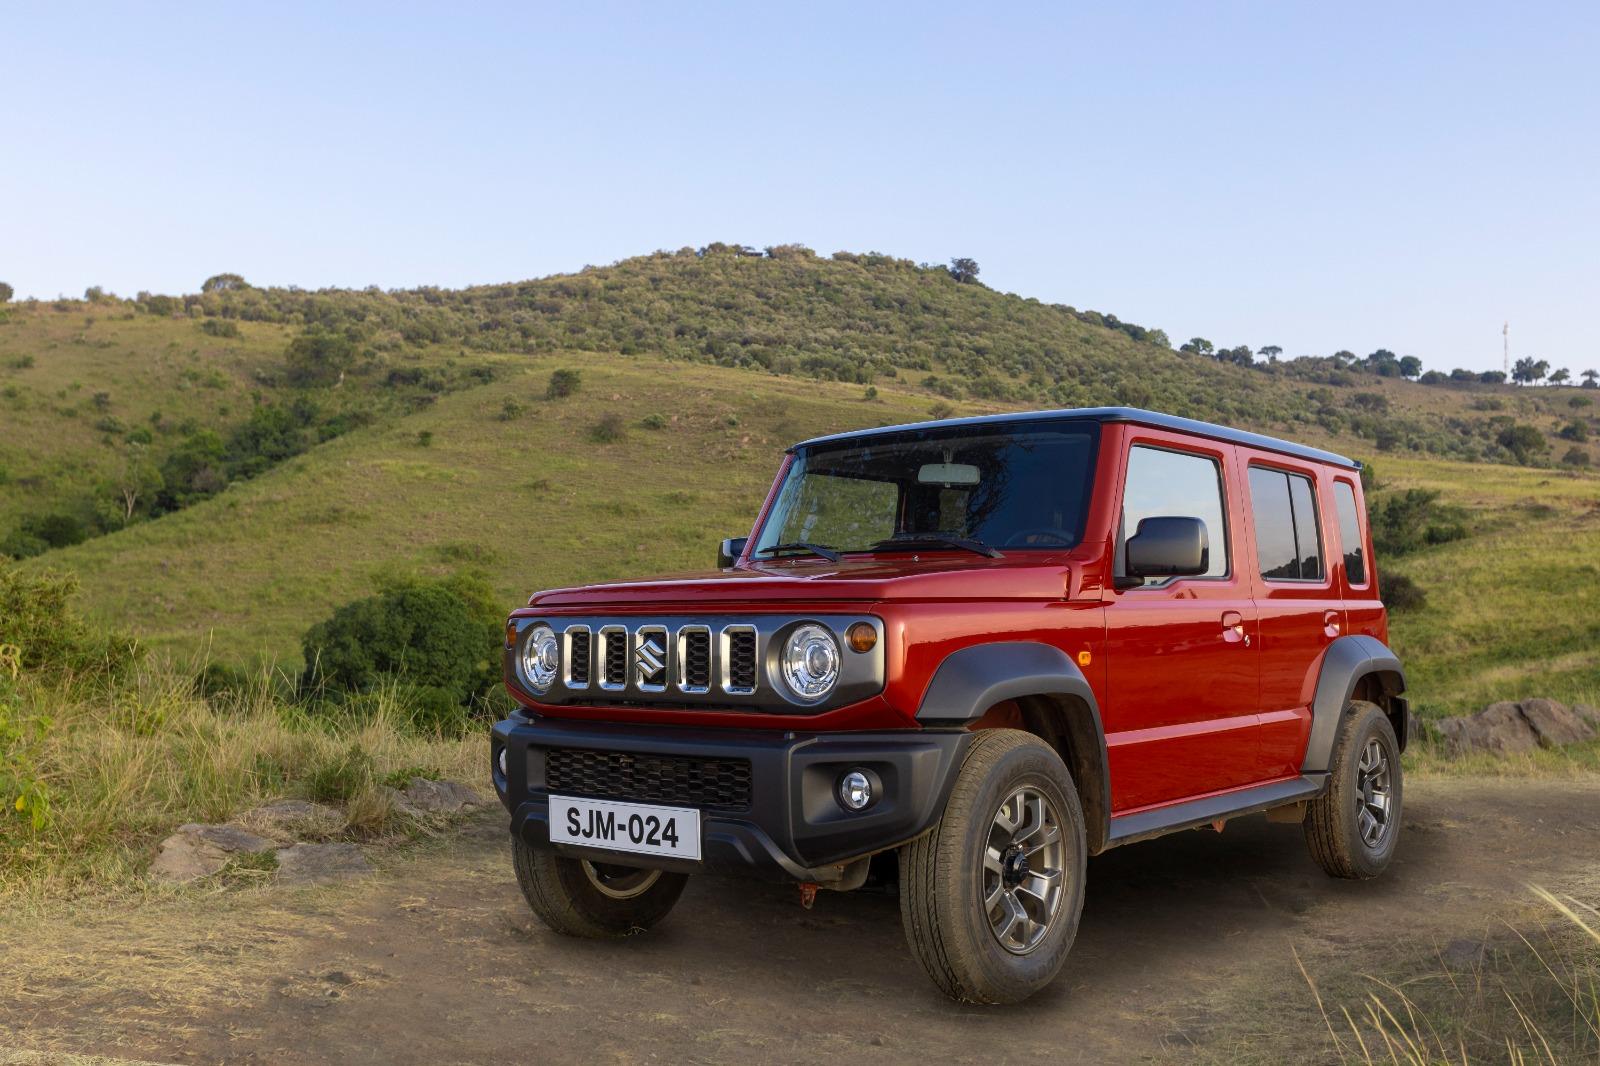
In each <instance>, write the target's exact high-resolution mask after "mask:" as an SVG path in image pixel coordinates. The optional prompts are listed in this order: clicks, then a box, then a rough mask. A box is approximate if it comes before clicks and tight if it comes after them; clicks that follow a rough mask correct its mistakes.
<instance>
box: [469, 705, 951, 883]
mask: <svg viewBox="0 0 1600 1066" xmlns="http://www.w3.org/2000/svg"><path fill="white" fill-rule="evenodd" d="M971 740H972V735H971V734H970V733H968V732H967V731H965V730H935V729H913V730H902V731H895V732H881V733H853V732H839V733H797V732H778V731H776V730H712V729H704V728H689V727H676V726H639V725H625V724H621V723H605V722H593V721H574V720H558V719H553V718H542V717H536V716H526V715H520V714H519V715H514V716H513V717H511V718H509V719H506V720H505V721H503V722H499V723H497V724H496V725H495V727H494V733H493V742H492V751H491V756H490V763H491V774H492V775H493V778H494V783H495V787H496V790H497V791H498V793H499V795H500V800H501V802H502V803H504V804H505V807H506V809H507V810H508V811H510V812H511V831H512V833H513V834H515V835H516V836H518V837H520V838H521V839H522V840H523V841H524V842H526V843H527V844H528V845H530V846H532V847H536V848H551V847H555V848H557V850H559V851H561V852H563V853H568V854H572V855H590V856H591V857H609V858H610V859H612V861H622V862H625V863H626V864H627V865H630V866H650V867H657V868H660V869H665V870H682V871H685V872H696V871H712V872H718V873H734V874H743V875H748V876H755V877H759V878H764V879H768V880H798V881H818V882H827V881H832V880H837V879H839V877H840V876H841V867H842V866H843V865H845V864H848V863H850V862H851V861H853V860H855V859H858V858H862V857H864V856H867V855H871V854H872V853H874V852H877V851H883V850H885V849H888V848H892V847H896V846H898V845H900V844H903V843H905V842H906V841H908V840H912V839H914V838H916V837H918V836H920V835H922V834H923V833H924V832H926V831H927V830H928V829H929V828H930V827H931V826H932V825H933V823H934V822H935V821H936V820H937V819H938V818H939V816H940V814H942V813H943V811H944V805H945V800H946V799H947V798H948V797H949V794H950V786H951V784H952V782H953V781H954V779H955V773H956V769H957V768H958V767H959V766H960V765H961V757H962V755H963V754H964V753H965V751H966V746H967V744H969V743H970V742H971ZM556 748H572V749H580V750H583V751H588V752H606V753H618V754H621V755H631V756H663V757H667V758H687V759H732V760H748V762H749V764H750V778H749V780H750V785H749V794H748V802H747V803H743V804H738V805H734V806H724V807H704V808H702V814H701V855H702V858H701V860H700V861H698V862H691V861H686V860H682V859H671V858H657V857H653V856H643V855H631V854H630V855H628V856H626V857H621V856H617V855H616V854H614V853H606V852H594V851H591V850H590V849H583V848H574V847H572V846H570V845H567V844H560V845H552V844H551V842H550V830H549V799H548V797H549V794H550V792H551V791H552V790H551V789H550V787H549V786H548V784H547V782H546V774H545V770H546V753H547V752H549V751H551V750H552V749H556ZM502 749H503V750H504V751H505V752H506V773H505V775H503V776H502V775H501V773H500V771H499V768H498V761H499V754H500V751H501V750H502ZM858 767H860V768H865V769H867V770H869V771H871V773H872V774H874V775H876V777H877V778H878V780H879V781H880V782H881V783H882V786H883V788H882V795H881V796H880V797H879V798H878V799H877V800H876V801H875V802H874V803H873V804H872V806H870V807H868V808H867V809H866V810H865V811H860V812H850V811H846V810H845V809H844V808H843V807H841V806H840V805H839V803H838V802H837V801H836V800H835V798H834V794H835V788H836V784H837V781H838V779H839V776H840V775H841V774H843V773H845V772H846V771H848V770H851V769H854V768H858ZM571 792H572V790H571V789H566V790H564V791H563V792H562V793H561V794H568V793H571ZM575 794H585V793H575ZM596 798H601V799H614V800H623V801H626V800H630V799H632V800H635V801H637V802H656V803H664V802H669V801H666V800H661V799H651V798H648V797H645V796H629V795H626V794H605V795H598V794H597V795H596ZM675 805H677V806H695V804H693V803H678V804H675Z"/></svg>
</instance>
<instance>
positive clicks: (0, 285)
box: [0, 281, 17, 304]
mask: <svg viewBox="0 0 1600 1066" xmlns="http://www.w3.org/2000/svg"><path fill="white" fill-rule="evenodd" d="M16 294H17V290H16V289H13V288H12V287H11V286H10V285H7V284H6V283H5V282H3V281H0V304H8V303H10V302H11V298H12V297H13V296H15V295H16Z"/></svg>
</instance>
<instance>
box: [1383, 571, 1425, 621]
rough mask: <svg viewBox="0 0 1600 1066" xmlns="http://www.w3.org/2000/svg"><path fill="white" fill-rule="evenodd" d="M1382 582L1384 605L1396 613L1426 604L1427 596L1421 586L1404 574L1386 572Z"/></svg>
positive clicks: (1412, 609)
mask: <svg viewBox="0 0 1600 1066" xmlns="http://www.w3.org/2000/svg"><path fill="white" fill-rule="evenodd" d="M1382 584H1383V590H1382V593H1383V603H1384V606H1385V607H1387V608H1389V610H1390V611H1392V612H1394V613H1396V614H1404V613H1405V612H1407V611H1417V610H1421V609H1422V608H1423V607H1424V606H1426V605H1427V602H1428V596H1427V593H1425V592H1423V591H1422V586H1421V585H1419V584H1417V583H1416V582H1415V581H1413V580H1411V579H1410V578H1409V577H1407V576H1406V575H1404V574H1387V575H1385V576H1384V578H1383V581H1382Z"/></svg>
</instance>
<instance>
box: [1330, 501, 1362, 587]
mask: <svg viewBox="0 0 1600 1066" xmlns="http://www.w3.org/2000/svg"><path fill="white" fill-rule="evenodd" d="M1333 503H1334V508H1335V509H1336V510H1337V511H1338V512H1339V546H1340V547H1341V548H1343V549H1344V576H1345V580H1346V581H1348V582H1350V584H1352V585H1365V584H1366V583H1367V552H1366V548H1365V546H1364V545H1363V544H1362V542H1361V520H1360V518H1359V517H1358V515H1359V512H1358V511H1357V510H1356V490H1355V489H1353V488H1351V487H1350V484H1349V483H1348V482H1345V481H1335V482H1334V483H1333Z"/></svg>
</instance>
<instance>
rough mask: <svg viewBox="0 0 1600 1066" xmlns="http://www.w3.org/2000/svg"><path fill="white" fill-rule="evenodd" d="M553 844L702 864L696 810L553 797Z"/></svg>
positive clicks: (570, 797) (551, 831)
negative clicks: (693, 861) (689, 860)
mask: <svg viewBox="0 0 1600 1066" xmlns="http://www.w3.org/2000/svg"><path fill="white" fill-rule="evenodd" d="M550 842H551V843H552V844H578V845H581V846H583V847H586V848H603V849H605V850H606V851H626V852H632V853H633V854H636V855H670V856H672V857H673V858H677V859H698V858H699V857H700V812H699V811H697V810H695V809H694V808H693V807H657V806H654V805H651V804H647V803H613V802H612V801H610V800H594V799H578V798H576V797H573V796H551V797H550Z"/></svg>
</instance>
